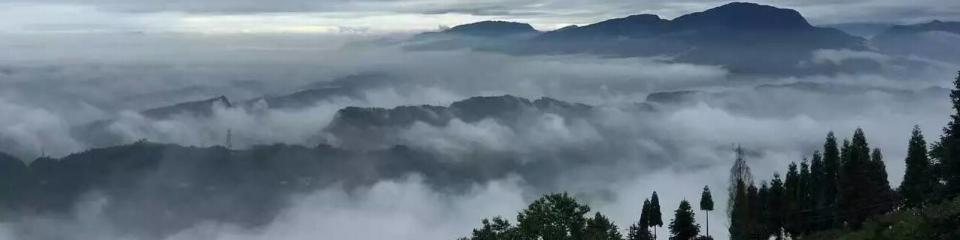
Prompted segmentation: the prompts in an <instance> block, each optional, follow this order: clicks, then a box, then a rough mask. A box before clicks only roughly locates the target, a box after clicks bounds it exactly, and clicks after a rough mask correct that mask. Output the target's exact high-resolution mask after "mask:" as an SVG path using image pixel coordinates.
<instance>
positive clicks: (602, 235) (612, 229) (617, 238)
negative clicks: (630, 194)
mask: <svg viewBox="0 0 960 240" xmlns="http://www.w3.org/2000/svg"><path fill="white" fill-rule="evenodd" d="M584 239H587V240H623V236H622V235H620V232H619V231H617V226H616V225H614V224H613V222H611V221H610V219H607V217H605V216H603V214H600V213H599V212H598V213H597V214H596V215H594V217H593V218H592V219H587V230H586V235H585V238H584Z"/></svg>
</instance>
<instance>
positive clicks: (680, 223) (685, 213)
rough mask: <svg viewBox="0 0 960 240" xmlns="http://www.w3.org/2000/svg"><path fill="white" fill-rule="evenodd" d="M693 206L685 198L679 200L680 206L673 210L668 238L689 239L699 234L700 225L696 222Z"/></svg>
mask: <svg viewBox="0 0 960 240" xmlns="http://www.w3.org/2000/svg"><path fill="white" fill-rule="evenodd" d="M694 221H695V219H694V214H693V208H692V207H690V202H688V201H687V200H683V201H680V207H678V208H677V210H676V211H675V212H674V217H673V221H671V222H670V234H671V236H670V240H690V239H693V238H695V237H697V235H699V234H700V225H698V224H696V223H695V222H694Z"/></svg>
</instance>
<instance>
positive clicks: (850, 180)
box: [840, 128, 892, 228]
mask: <svg viewBox="0 0 960 240" xmlns="http://www.w3.org/2000/svg"><path fill="white" fill-rule="evenodd" d="M844 149H845V150H844V151H843V154H842V155H843V156H844V159H843V166H842V171H841V174H840V177H841V181H840V183H841V184H840V185H841V191H840V195H841V196H840V208H841V209H843V213H844V220H846V222H847V223H848V224H850V225H851V226H852V227H855V228H857V227H859V226H860V224H861V223H863V221H864V220H866V218H867V217H870V216H873V215H877V214H881V213H885V212H887V211H888V210H889V208H890V206H892V205H891V202H892V196H891V190H890V185H889V183H888V182H887V180H886V177H887V174H886V170H885V166H884V164H883V157H882V155H881V154H880V151H879V150H875V151H874V154H873V155H872V156H871V154H870V153H871V152H870V146H869V145H868V144H867V139H866V137H865V136H864V133H863V129H860V128H857V130H856V131H854V133H853V139H852V141H851V142H849V144H847V143H846V142H845V143H844Z"/></svg>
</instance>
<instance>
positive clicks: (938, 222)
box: [803, 198, 960, 240]
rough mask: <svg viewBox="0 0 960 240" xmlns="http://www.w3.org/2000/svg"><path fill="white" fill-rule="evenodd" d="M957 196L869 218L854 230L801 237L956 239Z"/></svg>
mask: <svg viewBox="0 0 960 240" xmlns="http://www.w3.org/2000/svg"><path fill="white" fill-rule="evenodd" d="M957 226H960V198H957V199H954V200H953V201H949V202H945V203H942V204H931V205H928V206H927V207H924V208H922V209H921V208H910V209H902V210H900V211H897V212H894V213H891V214H886V215H882V216H878V217H874V218H871V219H870V220H868V221H866V222H864V223H863V227H861V228H860V229H857V230H854V231H843V230H832V231H825V232H818V233H814V234H811V235H808V236H804V238H803V239H805V240H828V239H829V240H834V239H836V240H913V239H938V240H939V239H944V240H952V239H960V228H958V227H957Z"/></svg>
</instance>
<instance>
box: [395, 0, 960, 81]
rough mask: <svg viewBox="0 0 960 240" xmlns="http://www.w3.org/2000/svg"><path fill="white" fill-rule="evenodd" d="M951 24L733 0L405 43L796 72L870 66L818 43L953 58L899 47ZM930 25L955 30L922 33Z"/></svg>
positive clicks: (477, 28)
mask: <svg viewBox="0 0 960 240" xmlns="http://www.w3.org/2000/svg"><path fill="white" fill-rule="evenodd" d="M956 25H957V24H956V23H947V22H932V23H928V24H919V25H909V26H893V25H890V24H866V23H863V24H856V25H832V26H838V27H841V28H843V29H845V30H847V31H851V33H853V34H850V33H847V32H844V31H841V30H838V29H835V28H828V27H816V26H813V25H811V24H810V23H809V22H808V21H807V20H806V19H805V18H804V17H803V16H802V15H801V14H800V13H799V12H797V11H795V10H792V9H784V8H777V7H773V6H767V5H760V4H755V3H742V2H735V3H730V4H726V5H723V6H719V7H716V8H712V9H708V10H705V11H703V12H695V13H691V14H687V15H683V16H680V17H677V18H674V19H672V20H667V19H663V18H660V17H659V16H657V15H652V14H641V15H633V16H628V17H624V18H617V19H610V20H606V21H601V22H598V23H594V24H589V25H585V26H569V27H565V28H561V29H557V30H553V31H546V32H539V31H537V30H535V29H533V28H532V27H531V26H530V25H529V24H525V23H515V22H502V21H484V22H477V23H471V24H466V25H461V26H456V27H453V28H450V29H447V30H444V31H439V32H429V33H423V34H420V35H417V36H415V37H414V38H413V39H412V40H411V41H410V42H408V43H407V44H406V45H405V47H406V48H407V49H409V50H450V49H473V50H478V51H494V52H503V53H508V54H518V55H530V54H583V53H586V54H597V55H602V56H614V57H635V56H660V57H668V58H671V59H673V60H674V61H677V62H688V63H697V64H707V65H720V66H724V67H726V68H727V69H729V70H731V72H733V73H735V74H736V73H742V74H789V75H796V74H820V73H832V72H838V71H858V70H862V71H869V70H870V69H858V68H857V67H856V66H851V67H847V68H844V67H837V66H818V65H817V64H814V63H811V62H810V59H811V55H812V53H813V52H814V51H816V50H821V49H835V50H855V51H883V52H891V53H902V52H911V53H917V54H923V56H927V55H930V56H934V58H936V59H941V60H943V59H946V60H951V61H953V59H950V58H949V57H946V56H941V55H945V54H939V53H934V52H933V51H935V50H934V49H937V48H951V49H960V48H956V47H950V46H943V44H939V43H937V44H935V45H932V46H929V47H919V48H922V49H920V50H916V51H912V50H901V48H914V47H916V46H914V45H918V44H919V43H924V42H931V41H941V42H944V41H946V40H945V39H950V40H953V39H954V38H955V37H956V36H957V35H956V34H957V33H956V30H955V29H956ZM891 26H892V27H891ZM951 29H952V30H951ZM933 31H936V32H942V33H950V34H951V35H952V36H951V37H943V36H933V37H931V36H926V35H930V34H927V33H928V32H933ZM918 34H919V35H924V37H920V38H921V39H916V38H915V37H910V38H906V39H904V38H896V39H903V40H902V41H898V40H890V38H891V36H894V35H896V36H903V35H911V36H914V35H918ZM874 35H877V36H876V37H874V39H875V41H873V42H871V41H870V40H868V39H866V38H865V37H873V36H874ZM934 35H936V34H934ZM861 36H863V37H861ZM930 38H933V39H930ZM871 45H877V46H875V47H876V48H874V47H872V46H871ZM926 48H929V50H926ZM948 52H951V51H949V50H948ZM951 53H952V52H951ZM952 55H953V56H958V55H957V54H952Z"/></svg>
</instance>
